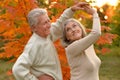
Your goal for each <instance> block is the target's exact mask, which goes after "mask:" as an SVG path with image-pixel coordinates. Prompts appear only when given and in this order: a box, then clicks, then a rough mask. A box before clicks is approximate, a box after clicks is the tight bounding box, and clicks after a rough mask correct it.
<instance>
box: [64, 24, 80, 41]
mask: <svg viewBox="0 0 120 80" xmlns="http://www.w3.org/2000/svg"><path fill="white" fill-rule="evenodd" d="M65 31H66V38H67V39H68V40H69V41H75V40H78V39H80V38H82V29H81V28H80V26H79V25H78V24H77V23H76V22H68V24H67V25H66V26H65Z"/></svg>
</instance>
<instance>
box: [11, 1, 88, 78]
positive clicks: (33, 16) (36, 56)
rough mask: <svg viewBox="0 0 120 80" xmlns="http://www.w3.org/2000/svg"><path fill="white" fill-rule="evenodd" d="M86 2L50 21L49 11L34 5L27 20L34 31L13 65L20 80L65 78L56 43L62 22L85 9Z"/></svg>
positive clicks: (60, 34)
mask: <svg viewBox="0 0 120 80" xmlns="http://www.w3.org/2000/svg"><path fill="white" fill-rule="evenodd" d="M84 5H87V3H85V2H80V3H77V4H75V5H74V6H72V7H70V8H68V9H66V10H65V11H64V12H63V14H62V15H61V16H60V18H59V19H58V20H57V21H56V22H55V23H52V24H51V23H50V19H49V17H48V14H47V11H46V10H45V9H41V8H35V9H33V10H31V11H30V12H29V13H28V16H27V17H28V22H29V25H30V27H31V30H32V32H33V35H32V36H31V38H30V40H29V41H28V43H27V44H26V46H25V49H24V51H23V53H22V54H21V55H20V56H19V58H18V59H17V61H16V63H15V64H14V66H13V69H12V71H13V74H14V76H15V78H16V79H17V80H63V79H62V73H61V66H60V62H59V58H58V55H57V51H56V49H55V47H54V45H53V42H54V41H55V40H57V39H59V38H60V37H61V36H62V27H61V26H62V23H63V22H64V21H65V20H66V19H68V18H71V17H72V16H73V13H74V12H75V11H76V10H82V9H83V6H84Z"/></svg>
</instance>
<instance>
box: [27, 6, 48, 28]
mask: <svg viewBox="0 0 120 80" xmlns="http://www.w3.org/2000/svg"><path fill="white" fill-rule="evenodd" d="M45 14H47V11H46V9H41V8H35V9H33V10H31V11H30V12H29V13H28V15H27V19H28V23H29V25H30V27H32V26H33V25H36V24H37V23H38V19H37V18H38V16H40V15H45Z"/></svg>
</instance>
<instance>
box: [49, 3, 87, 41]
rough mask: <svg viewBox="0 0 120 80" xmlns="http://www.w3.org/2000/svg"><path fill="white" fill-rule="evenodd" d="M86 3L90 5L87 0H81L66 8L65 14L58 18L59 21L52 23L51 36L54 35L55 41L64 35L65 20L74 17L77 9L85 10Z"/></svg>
mask: <svg viewBox="0 0 120 80" xmlns="http://www.w3.org/2000/svg"><path fill="white" fill-rule="evenodd" d="M84 5H88V3H86V2H79V3H77V4H75V5H74V6H72V7H70V8H68V9H66V10H65V11H64V12H63V14H62V15H61V16H60V18H59V19H57V21H56V22H55V23H52V27H51V37H52V40H53V41H55V40H57V39H58V38H61V37H62V35H63V28H62V24H63V23H64V21H65V20H67V19H69V18H72V17H73V14H74V12H75V11H77V10H83V6H84Z"/></svg>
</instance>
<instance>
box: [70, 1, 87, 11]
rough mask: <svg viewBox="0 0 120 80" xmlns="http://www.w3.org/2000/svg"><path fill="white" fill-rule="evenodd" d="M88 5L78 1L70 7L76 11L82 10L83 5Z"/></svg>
mask: <svg viewBox="0 0 120 80" xmlns="http://www.w3.org/2000/svg"><path fill="white" fill-rule="evenodd" d="M86 5H89V4H88V3H86V2H79V3H77V4H75V5H74V6H72V7H71V10H72V11H77V10H84V6H86Z"/></svg>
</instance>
